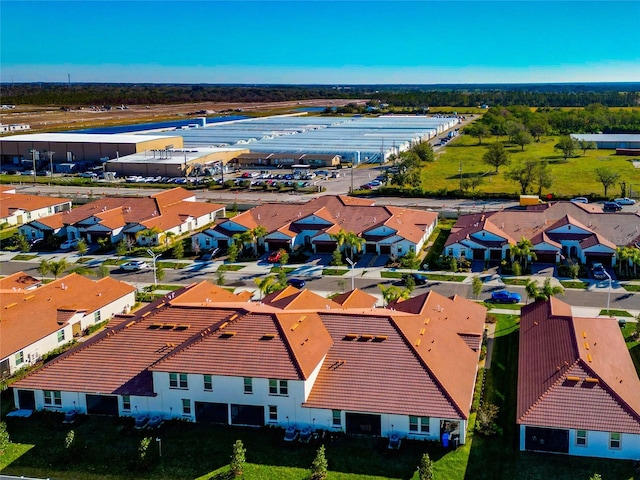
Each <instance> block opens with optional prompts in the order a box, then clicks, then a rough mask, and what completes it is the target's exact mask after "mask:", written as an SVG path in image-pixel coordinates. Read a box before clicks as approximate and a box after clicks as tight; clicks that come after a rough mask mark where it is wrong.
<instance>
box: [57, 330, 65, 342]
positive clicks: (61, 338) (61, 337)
mask: <svg viewBox="0 0 640 480" xmlns="http://www.w3.org/2000/svg"><path fill="white" fill-rule="evenodd" d="M60 342H64V330H58V343H60Z"/></svg>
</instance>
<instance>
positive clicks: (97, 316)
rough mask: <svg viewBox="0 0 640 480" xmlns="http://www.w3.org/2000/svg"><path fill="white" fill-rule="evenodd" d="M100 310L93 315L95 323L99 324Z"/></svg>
mask: <svg viewBox="0 0 640 480" xmlns="http://www.w3.org/2000/svg"><path fill="white" fill-rule="evenodd" d="M100 320H101V319H100V310H98V311H97V312H94V314H93V323H99V322H100Z"/></svg>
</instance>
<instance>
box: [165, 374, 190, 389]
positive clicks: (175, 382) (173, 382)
mask: <svg viewBox="0 0 640 480" xmlns="http://www.w3.org/2000/svg"><path fill="white" fill-rule="evenodd" d="M169 388H181V389H183V390H184V389H186V388H188V386H187V374H186V373H170V374H169Z"/></svg>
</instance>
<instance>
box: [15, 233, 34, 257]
mask: <svg viewBox="0 0 640 480" xmlns="http://www.w3.org/2000/svg"><path fill="white" fill-rule="evenodd" d="M16 245H17V246H18V250H20V251H21V252H22V253H27V252H28V251H29V250H31V245H29V240H27V237H26V236H25V235H22V234H19V235H18V236H17V238H16Z"/></svg>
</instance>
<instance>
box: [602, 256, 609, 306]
mask: <svg viewBox="0 0 640 480" xmlns="http://www.w3.org/2000/svg"><path fill="white" fill-rule="evenodd" d="M602 271H603V272H604V274H605V275H606V276H607V278H608V279H609V292H608V293H607V315H609V316H610V313H609V305H610V303H611V275H609V272H607V270H606V269H605V268H603V269H602Z"/></svg>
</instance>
